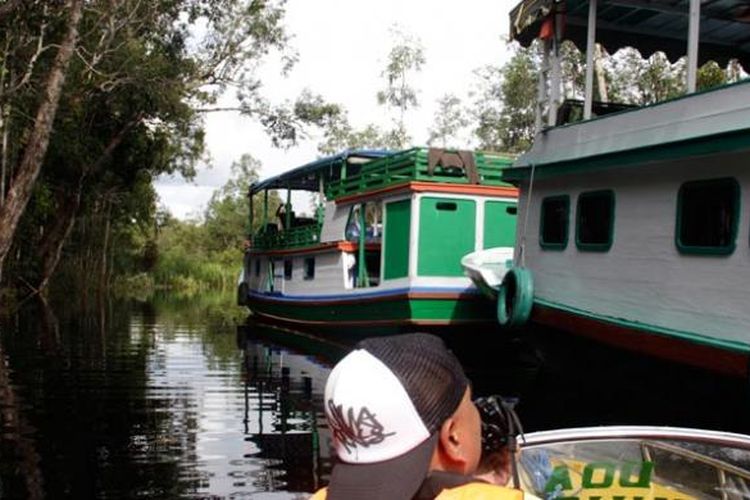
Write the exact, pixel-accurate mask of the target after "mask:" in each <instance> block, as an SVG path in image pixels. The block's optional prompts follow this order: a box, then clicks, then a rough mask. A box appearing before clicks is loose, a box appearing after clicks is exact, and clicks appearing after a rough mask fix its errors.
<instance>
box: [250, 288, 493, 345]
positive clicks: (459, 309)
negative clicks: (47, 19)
mask: <svg viewBox="0 0 750 500" xmlns="http://www.w3.org/2000/svg"><path fill="white" fill-rule="evenodd" d="M246 304H247V306H248V308H249V309H250V310H251V311H252V312H253V313H254V314H256V315H258V316H261V317H265V318H268V319H271V320H274V321H278V322H282V323H287V324H292V325H295V326H296V327H298V328H308V329H321V330H331V329H335V330H339V331H341V330H347V329H348V331H349V332H350V333H352V334H355V333H362V334H372V333H375V332H383V333H389V332H395V331H402V330H414V329H430V328H445V327H456V328H462V327H469V326H477V325H487V326H492V325H494V324H495V323H496V318H495V312H494V306H493V303H492V302H491V301H489V300H488V299H486V298H485V297H484V296H482V295H481V294H480V293H477V292H471V291H458V292H448V291H439V290H415V289H402V290H391V291H387V292H384V293H371V294H361V295H359V296H351V295H350V296H333V297H299V296H296V297H289V296H282V295H273V294H260V293H254V292H249V293H248V295H247V301H246ZM355 330H356V331H355Z"/></svg>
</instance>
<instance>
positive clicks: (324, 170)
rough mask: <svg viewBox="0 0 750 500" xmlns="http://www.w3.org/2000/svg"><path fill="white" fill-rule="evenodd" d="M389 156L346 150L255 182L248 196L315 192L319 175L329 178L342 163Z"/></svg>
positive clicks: (378, 151)
mask: <svg viewBox="0 0 750 500" xmlns="http://www.w3.org/2000/svg"><path fill="white" fill-rule="evenodd" d="M391 154H394V151H389V150H387V149H348V150H346V151H342V152H341V153H338V154H335V155H332V156H326V157H325V158H320V159H318V160H315V161H312V162H310V163H306V164H305V165H302V166H301V167H297V168H294V169H292V170H289V171H287V172H284V173H283V174H280V175H277V176H275V177H271V178H269V179H265V180H263V181H260V182H256V183H255V184H253V185H252V186H250V194H251V195H253V194H255V193H259V192H261V191H265V190H266V189H299V190H305V191H317V190H318V188H319V179H320V175H321V174H323V176H324V178H330V176H331V175H332V174H333V169H334V167H340V166H341V165H343V164H344V163H346V164H348V165H359V164H362V163H366V162H368V161H370V160H374V159H377V158H382V157H384V156H388V155H391Z"/></svg>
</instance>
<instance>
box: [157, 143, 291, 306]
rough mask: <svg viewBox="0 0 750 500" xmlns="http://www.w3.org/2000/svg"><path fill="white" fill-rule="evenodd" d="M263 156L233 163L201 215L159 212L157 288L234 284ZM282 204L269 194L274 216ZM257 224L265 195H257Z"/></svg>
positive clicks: (190, 289)
mask: <svg viewBox="0 0 750 500" xmlns="http://www.w3.org/2000/svg"><path fill="white" fill-rule="evenodd" d="M258 169H260V162H258V161H257V160H256V159H255V158H253V157H252V156H250V155H249V154H245V155H243V156H242V157H241V158H240V159H239V160H238V161H236V162H234V163H233V164H232V168H231V172H232V177H231V178H230V179H229V180H228V181H227V182H226V183H225V184H224V185H223V186H222V187H221V188H220V189H218V190H216V191H215V192H214V194H213V195H212V196H211V200H210V201H209V203H208V206H207V208H206V210H205V212H204V214H203V219H202V220H199V221H195V220H194V221H178V220H176V219H174V218H172V217H170V216H169V215H168V214H165V213H161V214H159V215H158V217H157V220H158V225H157V232H158V236H157V239H156V246H157V249H158V251H157V254H158V259H157V263H156V266H155V268H154V270H153V276H154V281H155V286H156V288H166V289H171V290H178V291H181V292H182V293H188V294H194V293H197V292H202V291H205V290H208V289H215V290H230V289H231V290H233V289H234V286H235V285H236V279H237V273H238V271H239V268H240V267H241V262H242V256H243V250H244V244H245V241H246V239H247V238H248V234H249V229H250V228H249V218H248V205H247V203H248V199H247V192H248V188H249V186H250V184H252V183H253V182H256V181H257V180H258ZM279 205H281V198H280V197H279V196H278V194H277V193H275V192H273V193H271V194H270V196H269V203H268V206H269V207H268V208H269V219H270V218H271V217H273V215H274V214H275V213H276V209H277V208H278V207H279ZM253 207H254V210H253V215H254V219H253V230H254V231H257V230H258V229H259V228H260V226H261V224H262V221H263V197H262V196H260V195H256V196H254V197H253Z"/></svg>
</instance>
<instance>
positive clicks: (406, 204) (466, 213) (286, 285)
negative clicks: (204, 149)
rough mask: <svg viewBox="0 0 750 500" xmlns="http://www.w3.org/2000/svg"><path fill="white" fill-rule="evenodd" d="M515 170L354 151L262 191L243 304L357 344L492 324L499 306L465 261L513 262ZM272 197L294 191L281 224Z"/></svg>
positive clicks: (434, 156) (476, 159)
mask: <svg viewBox="0 0 750 500" xmlns="http://www.w3.org/2000/svg"><path fill="white" fill-rule="evenodd" d="M511 161H512V159H511V158H509V157H505V156H500V155H495V154H489V153H482V152H475V153H473V152H468V151H452V150H441V149H425V148H415V149H409V150H406V151H401V152H388V151H369V150H358V151H346V152H343V153H340V154H337V155H335V156H331V157H328V158H323V159H320V160H317V161H314V162H312V163H310V164H307V165H304V166H301V167H299V168H296V169H293V170H291V171H289V172H286V173H284V174H281V175H279V176H277V177H273V178H271V179H267V180H264V181H262V182H259V183H257V184H254V185H253V186H251V187H250V198H251V203H250V206H251V207H252V206H253V204H252V199H253V198H254V197H256V196H263V197H264V200H265V203H264V205H263V206H264V207H265V208H264V213H263V215H262V220H263V224H262V226H261V228H260V230H259V231H257V232H256V233H255V234H253V235H251V237H250V245H249V248H248V249H247V250H246V253H245V260H244V267H243V270H242V273H241V275H240V279H239V284H238V302H239V303H240V304H243V305H246V306H247V307H249V308H250V309H251V310H252V312H253V313H254V314H256V315H258V316H260V317H262V318H266V319H271V320H275V321H280V322H284V323H290V324H293V325H296V326H298V327H305V326H306V327H310V328H315V329H326V330H327V329H331V328H349V331H350V332H353V331H362V332H364V331H368V332H370V331H372V330H373V329H377V330H388V331H393V330H399V329H408V328H414V327H420V328H421V327H444V326H458V325H466V324H476V323H488V324H491V323H494V320H495V311H494V305H493V304H492V303H491V302H490V301H487V300H486V299H485V298H484V297H483V296H482V294H481V293H480V292H479V290H478V289H477V288H476V286H475V285H474V284H473V283H472V281H471V280H470V279H469V278H467V277H466V276H464V274H463V270H462V268H461V263H460V261H461V258H462V257H463V256H464V255H466V254H468V253H471V252H475V251H477V250H481V249H484V248H494V247H504V248H506V249H508V250H509V251H511V253H512V248H513V245H514V238H515V227H516V201H517V200H516V199H517V193H518V191H517V189H516V188H515V187H513V186H511V185H509V184H507V183H505V182H503V181H502V180H501V177H502V171H503V169H504V168H506V167H508V166H509V165H510V163H511ZM271 190H284V191H286V200H287V201H286V203H285V204H282V205H281V207H280V208H279V210H278V211H277V213H276V214H270V213H269V211H268V195H269V191H271ZM293 190H302V191H308V192H310V193H312V194H313V195H314V196H315V195H317V197H318V200H319V203H318V204H317V210H316V214H315V216H314V217H303V218H299V217H296V216H295V214H294V213H293V211H292V205H291V192H292V191H293ZM251 211H252V208H251ZM253 216H254V214H251V215H250V218H251V220H252V219H253ZM360 228H364V230H360ZM351 327H357V328H356V329H353V328H351Z"/></svg>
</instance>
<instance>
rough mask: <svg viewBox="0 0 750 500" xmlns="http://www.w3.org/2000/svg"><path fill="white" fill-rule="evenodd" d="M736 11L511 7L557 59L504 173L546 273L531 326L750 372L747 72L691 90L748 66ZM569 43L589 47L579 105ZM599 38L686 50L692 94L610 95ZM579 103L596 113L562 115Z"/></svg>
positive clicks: (744, 31)
mask: <svg viewBox="0 0 750 500" xmlns="http://www.w3.org/2000/svg"><path fill="white" fill-rule="evenodd" d="M738 9H739V10H742V9H740V8H739V4H736V3H734V2H725V1H718V2H700V1H698V0H689V1H688V0H680V1H677V2H671V3H669V5H666V4H665V3H663V2H641V1H627V2H611V1H601V2H598V4H597V2H595V1H593V0H592V1H586V0H559V1H558V0H554V1H553V0H524V1H523V2H521V3H520V4H519V5H518V7H516V9H515V10H514V11H513V12H512V13H511V37H512V38H514V39H515V40H517V41H519V42H520V43H521V44H522V45H525V46H528V45H529V44H530V43H531V42H532V41H533V40H534V39H540V40H539V43H541V45H542V46H543V47H544V54H545V55H544V58H545V63H549V64H548V68H549V71H544V72H543V73H542V80H541V81H540V87H539V88H540V96H539V97H540V104H539V106H538V107H537V111H538V126H539V128H538V133H537V135H536V138H535V141H534V145H533V147H532V148H531V150H530V151H528V152H527V153H526V154H524V155H522V156H521V157H520V158H519V159H518V160H517V161H516V162H515V163H514V165H513V167H512V168H509V169H506V170H505V171H504V176H503V178H504V179H506V180H508V181H510V182H512V183H514V184H515V185H517V186H519V188H520V190H521V198H520V200H519V210H520V212H519V221H522V223H521V224H519V231H518V235H517V239H516V255H515V265H516V266H518V267H522V266H523V267H525V268H527V269H528V270H530V271H531V272H532V273H533V289H534V307H533V312H532V317H531V319H532V320H533V321H536V322H538V323H541V324H545V325H549V326H552V327H554V328H558V329H563V330H568V331H571V332H575V333H577V334H580V335H584V336H588V337H591V338H594V339H596V340H599V341H603V342H607V343H610V344H613V345H616V346H618V347H622V348H626V349H631V350H634V351H637V352H639V353H645V354H651V355H657V356H661V357H664V358H667V359H671V360H675V361H679V362H683V363H688V364H691V365H694V366H698V367H701V368H708V369H712V370H716V371H719V372H721V373H725V374H731V375H737V376H741V377H744V378H747V376H748V355H749V354H750V335H748V325H750V307H748V300H747V297H746V287H747V282H748V278H750V260H749V259H750V251H748V211H747V209H746V207H747V205H748V204H747V201H748V200H749V199H750V198H749V197H748V196H749V194H748V193H750V177H748V168H747V167H748V165H747V163H748V161H747V159H748V156H749V154H750V81H747V80H745V81H741V82H739V83H734V84H730V85H724V86H719V87H716V88H713V89H710V90H705V91H702V92H697V93H696V92H694V91H695V81H696V80H695V75H696V68H697V67H698V65H699V64H703V63H704V62H706V61H708V60H714V61H718V62H719V63H720V64H726V63H727V61H728V60H730V59H737V60H738V61H739V62H740V63H741V64H742V65H744V67H745V68H748V67H750V66H748V64H750V44H748V40H750V24H748V23H747V19H746V17H745V18H743V17H742V15H741V13H740V12H739V10H738ZM743 12H744V10H743ZM688 21H689V22H688ZM597 23H598V24H597ZM587 28H588V29H587ZM563 40H570V41H572V42H574V43H575V44H576V45H578V46H579V47H582V48H583V47H587V56H588V64H587V74H586V76H587V86H586V94H585V101H584V103H583V104H582V105H581V103H580V102H567V103H562V104H561V103H560V101H561V94H560V86H561V82H560V75H561V73H560V58H559V45H560V43H561V42H562V41H563ZM595 41H597V42H599V43H601V44H602V45H603V46H604V47H605V48H606V49H607V50H608V51H609V52H610V53H614V52H615V51H616V50H618V49H619V48H621V47H625V46H630V47H635V48H637V49H638V50H639V51H641V53H642V54H643V55H646V56H648V55H651V54H652V53H653V52H655V51H657V50H663V51H665V52H666V54H667V55H668V57H670V59H672V60H676V58H677V57H679V56H680V55H682V54H683V53H684V51H685V48H686V47H687V48H688V57H687V63H686V70H687V85H686V87H687V88H688V92H689V93H688V95H686V96H683V97H680V98H677V99H672V100H668V101H664V102H660V103H656V104H651V105H647V106H643V107H638V108H632V107H629V108H628V107H623V106H619V107H618V106H612V105H609V104H608V105H598V104H597V103H595V102H593V97H592V96H593V66H594V65H593V64H592V61H593V54H594V42H595ZM573 108H575V110H577V111H582V114H583V120H581V121H578V122H575V123H565V122H564V120H565V118H566V117H568V116H571V113H567V112H566V110H571V109H573ZM581 108H583V109H581ZM612 111H616V112H612ZM545 113H546V115H547V119H546V126H542V119H543V114H545ZM523 221H528V224H526V223H523ZM513 306H514V304H513V300H510V301H509V305H508V307H506V309H507V311H508V312H509V315H510V316H512V314H513V311H514V308H513ZM501 309H502V307H501Z"/></svg>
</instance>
